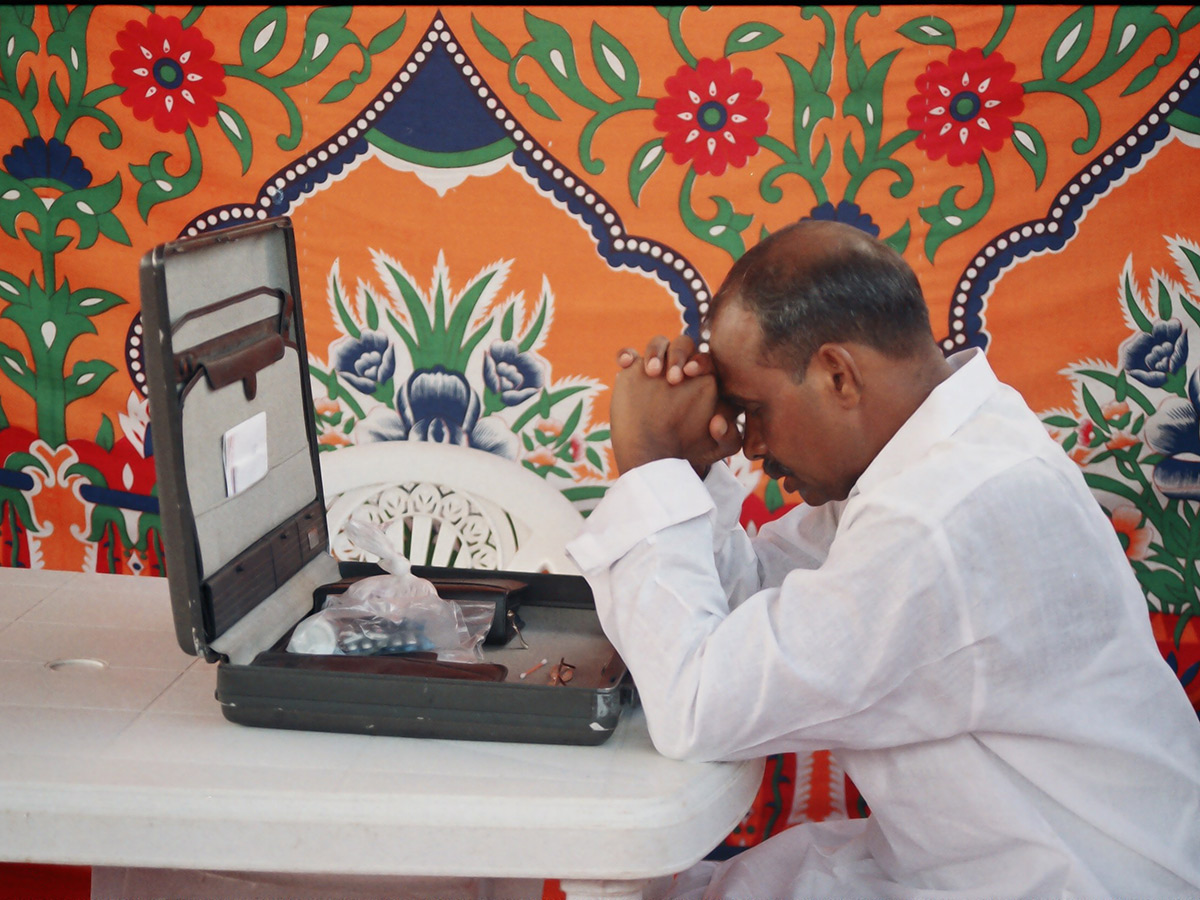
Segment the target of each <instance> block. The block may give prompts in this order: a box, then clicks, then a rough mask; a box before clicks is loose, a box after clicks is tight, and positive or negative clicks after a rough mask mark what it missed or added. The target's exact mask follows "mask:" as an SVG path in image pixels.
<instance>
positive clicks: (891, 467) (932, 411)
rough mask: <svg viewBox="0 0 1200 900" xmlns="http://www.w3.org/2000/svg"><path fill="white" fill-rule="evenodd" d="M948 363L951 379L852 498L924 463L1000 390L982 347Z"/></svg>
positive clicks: (874, 466)
mask: <svg viewBox="0 0 1200 900" xmlns="http://www.w3.org/2000/svg"><path fill="white" fill-rule="evenodd" d="M947 361H948V362H949V363H950V366H951V368H952V369H953V371H952V372H951V374H950V377H949V378H947V379H946V380H945V381H943V382H942V383H941V384H939V385H938V386H937V387H935V388H934V389H933V390H932V391H931V392H930V393H929V396H928V397H926V398H925V402H923V403H922V404H921V405H920V406H918V407H917V409H916V412H914V413H913V414H912V415H911V416H909V417H908V421H906V422H905V423H904V424H903V425H901V426H900V429H899V430H898V431H897V432H896V433H895V434H894V435H892V439H891V440H890V441H888V442H887V443H886V444H885V445H884V446H883V449H882V450H880V451H879V453H877V454H876V455H875V458H874V459H873V460H872V461H871V464H870V465H869V466H867V468H866V470H865V471H864V472H863V473H862V475H860V476H859V478H858V481H857V482H856V483H855V485H854V487H853V488H852V489H851V491H850V497H854V496H855V495H856V494H859V493H861V492H863V491H867V490H870V489H871V487H872V486H874V485H875V484H878V483H879V482H880V481H882V480H883V479H885V478H888V477H890V476H891V475H893V474H895V473H896V472H899V471H901V470H903V469H905V468H907V467H908V466H909V465H911V464H913V463H915V462H916V461H918V460H920V459H921V458H922V457H924V456H925V455H926V453H928V451H929V449H930V448H931V447H933V446H934V445H935V444H937V443H938V442H939V441H941V440H943V439H945V438H946V437H948V436H950V435H951V434H953V433H954V432H955V431H957V430H958V428H959V427H960V426H962V424H963V423H964V422H966V421H967V420H968V419H969V418H970V417H971V416H972V415H973V414H974V413H975V411H976V410H977V409H978V408H979V407H980V405H982V404H983V402H984V401H985V400H986V399H987V398H988V397H989V396H990V395H991V394H992V392H993V391H995V390H996V388H998V387H999V386H1000V381H999V380H998V379H997V378H996V375H995V373H994V372H993V371H992V367H991V366H990V365H989V364H988V361H987V357H986V356H985V355H984V353H983V351H982V350H981V349H979V348H978V347H973V348H971V349H969V350H961V351H959V352H958V353H955V354H953V355H951V356H949V357H947ZM847 499H849V498H847Z"/></svg>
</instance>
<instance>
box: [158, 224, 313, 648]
mask: <svg viewBox="0 0 1200 900" xmlns="http://www.w3.org/2000/svg"><path fill="white" fill-rule="evenodd" d="M140 275H141V301H142V321H143V333H144V343H145V352H144V359H145V366H146V375H147V384H148V394H149V404H150V419H151V429H152V440H153V448H154V459H155V466H156V470H157V476H158V495H159V509H160V515H161V519H162V533H163V542H164V548H165V554H166V568H167V579H168V582H169V586H170V593H171V603H172V608H173V610H174V616H175V628H176V637H177V639H178V640H179V644H180V646H181V647H182V648H183V649H184V650H185V651H187V652H189V653H193V654H198V655H204V656H205V657H206V658H208V659H210V660H213V659H217V658H221V657H227V656H229V655H230V654H231V652H233V651H234V650H235V648H236V647H238V646H240V645H243V644H245V643H246V642H247V641H250V642H253V643H255V644H256V645H257V646H260V647H261V646H264V645H266V644H269V643H270V642H271V641H272V640H273V637H272V636H274V638H277V637H278V636H279V635H281V634H283V633H284V632H285V631H286V630H287V628H289V627H291V625H292V624H294V623H295V622H296V621H297V620H298V619H299V618H300V617H301V616H303V615H304V614H305V613H307V612H308V611H309V610H311V608H312V594H311V591H309V592H308V593H307V595H306V594H305V589H304V587H302V585H303V584H307V583H310V582H311V583H312V584H313V585H314V586H315V585H317V584H320V583H323V581H325V580H335V579H336V578H337V565H336V562H335V561H334V560H333V559H332V557H331V556H330V555H329V552H328V534H327V528H326V523H325V505H324V497H323V491H322V486H321V470H320V464H319V461H318V451H317V441H316V429H315V423H314V417H313V404H312V396H311V387H310V383H309V375H308V364H307V359H308V357H307V351H306V349H305V337H304V325H303V312H302V310H303V304H302V302H301V296H300V283H299V277H298V274H297V265H296V250H295V239H294V235H293V231H292V225H291V221H290V220H289V219H288V218H287V217H277V218H272V219H266V220H263V221H258V222H253V223H247V224H242V225H235V226H232V227H229V228H225V229H220V230H217V231H214V232H211V233H207V234H201V235H197V236H194V237H184V238H181V239H178V240H175V241H171V242H168V243H164V244H161V245H159V246H157V247H155V248H154V249H152V250H151V251H149V252H148V253H147V254H146V255H145V256H144V257H143V259H142V264H141V272H140Z"/></svg>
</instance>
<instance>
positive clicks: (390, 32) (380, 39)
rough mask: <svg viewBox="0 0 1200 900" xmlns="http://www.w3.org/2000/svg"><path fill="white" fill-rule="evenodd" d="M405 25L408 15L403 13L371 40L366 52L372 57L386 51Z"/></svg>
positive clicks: (401, 32)
mask: <svg viewBox="0 0 1200 900" xmlns="http://www.w3.org/2000/svg"><path fill="white" fill-rule="evenodd" d="M472 18H473V17H472ZM407 24H408V13H403V14H401V16H400V18H399V19H397V20H396V21H395V22H393V23H392V24H391V25H389V26H388V27H387V28H384V29H383V30H382V31H380V32H379V33H378V34H376V35H375V37H373V38H371V42H370V43H369V44H367V52H368V53H370V54H371V55H372V56H374V55H375V54H376V53H382V52H383V51H384V50H387V49H388V48H389V47H391V46H392V45H393V44H395V43H396V41H398V40H400V38H401V36H402V35H403V34H404V29H405V27H406V25H407Z"/></svg>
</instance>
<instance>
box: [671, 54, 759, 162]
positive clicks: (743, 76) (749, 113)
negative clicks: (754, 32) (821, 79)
mask: <svg viewBox="0 0 1200 900" xmlns="http://www.w3.org/2000/svg"><path fill="white" fill-rule="evenodd" d="M664 86H665V87H666V89H667V96H665V97H663V98H661V99H660V100H659V101H658V102H657V103H655V104H654V112H655V116H654V127H655V128H657V129H658V130H659V131H661V132H663V134H664V135H665V137H664V138H663V146H664V147H665V148H666V150H667V152H668V153H670V154H671V156H672V157H673V158H674V160H675V162H676V163H678V164H679V165H686V164H687V163H691V164H692V167H693V168H694V169H695V170H696V174H697V175H704V174H706V173H712V174H713V175H720V174H722V173H723V172H724V171H725V167H726V166H733V167H734V168H735V169H736V168H741V167H742V166H744V165H745V164H746V160H747V159H749V158H750V157H751V156H753V155H754V154H755V153H757V152H758V140H757V138H759V137H761V136H762V135H764V134H766V133H767V113H768V112H769V108H768V106H767V104H766V103H764V102H763V101H761V100H759V99H758V97H759V95H760V94H762V89H763V88H762V84H760V83H759V82H758V81H755V80H754V76H753V75H752V74H751V73H750V70H749V69H738V70H736V71H734V69H733V66H732V64H731V63H730V62H729V60H728V59H702V60H699V61H698V62H697V63H696V67H695V68H692V67H691V66H680V67H679V71H678V72H676V73H675V74H674V75H672V76H671V77H670V78H668V79H667V80H666V82H665V85H664Z"/></svg>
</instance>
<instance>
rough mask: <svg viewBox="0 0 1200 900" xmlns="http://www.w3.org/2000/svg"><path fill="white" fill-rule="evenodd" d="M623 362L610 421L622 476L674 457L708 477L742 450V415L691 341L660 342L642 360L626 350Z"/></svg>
mask: <svg viewBox="0 0 1200 900" xmlns="http://www.w3.org/2000/svg"><path fill="white" fill-rule="evenodd" d="M617 363H618V365H619V366H620V370H619V371H618V373H617V377H616V383H615V385H614V387H613V398H612V408H611V411H610V419H611V427H612V447H613V455H614V457H615V458H616V464H617V470H618V472H621V473H624V472H628V471H629V470H630V469H633V468H636V467H637V466H640V465H643V464H645V463H648V462H653V461H654V460H657V459H672V458H674V459H685V460H687V461H688V462H689V463H690V464H691V466H692V468H693V469H695V470H696V473H697V474H698V475H699V476H700V477H701V478H703V477H704V475H705V474H706V473H707V472H708V469H709V467H710V466H711V465H712V464H713V463H716V462H718V461H720V460H722V459H725V458H726V457H729V456H732V455H733V454H735V453H737V452H738V450H740V449H741V446H742V435H741V432H740V431H739V429H738V423H737V419H738V415H739V410H738V409H737V408H736V407H735V406H733V404H731V403H729V402H728V401H726V400H724V399H722V397H721V393H720V385H719V384H718V382H717V377H716V373H715V371H714V367H713V362H712V358H711V357H710V356H709V355H708V354H707V353H703V352H698V351H697V348H696V345H695V342H694V341H693V340H692V339H691V338H690V337H688V336H687V335H680V336H679V337H676V338H674V339H668V338H666V337H663V336H658V337H655V338H653V339H652V340H651V341H650V342H649V344H647V346H646V350H645V353H644V354H643V355H640V356H639V354H638V353H637V351H635V350H633V349H632V348H629V347H626V348H624V349H623V350H621V351H620V353H618V355H617ZM639 363H640V365H639Z"/></svg>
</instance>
